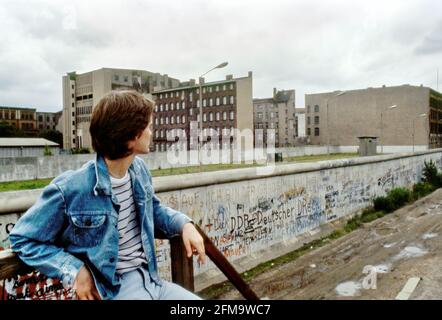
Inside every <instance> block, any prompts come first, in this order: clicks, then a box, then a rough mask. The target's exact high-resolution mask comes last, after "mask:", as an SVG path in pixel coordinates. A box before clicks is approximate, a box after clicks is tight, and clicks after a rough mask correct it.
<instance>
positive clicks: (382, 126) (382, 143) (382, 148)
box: [381, 105, 397, 154]
mask: <svg viewBox="0 0 442 320" xmlns="http://www.w3.org/2000/svg"><path fill="white" fill-rule="evenodd" d="M395 108H397V105H393V106H390V107H388V108H387V109H386V110H384V111H381V154H383V153H384V137H383V136H382V134H383V129H384V124H383V122H382V117H383V114H384V112H386V111H389V110H391V109H395Z"/></svg>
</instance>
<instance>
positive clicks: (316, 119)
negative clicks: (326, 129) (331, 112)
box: [315, 116, 319, 124]
mask: <svg viewBox="0 0 442 320" xmlns="http://www.w3.org/2000/svg"><path fill="white" fill-rule="evenodd" d="M315 124H319V117H318V116H315Z"/></svg>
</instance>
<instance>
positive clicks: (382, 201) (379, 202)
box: [373, 197, 394, 212]
mask: <svg viewBox="0 0 442 320" xmlns="http://www.w3.org/2000/svg"><path fill="white" fill-rule="evenodd" d="M373 207H374V210H375V211H384V212H392V211H393V208H394V205H393V203H392V202H391V199H390V198H389V197H376V198H374V200H373Z"/></svg>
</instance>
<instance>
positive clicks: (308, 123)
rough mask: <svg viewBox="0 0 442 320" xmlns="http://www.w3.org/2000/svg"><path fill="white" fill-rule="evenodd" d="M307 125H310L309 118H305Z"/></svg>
mask: <svg viewBox="0 0 442 320" xmlns="http://www.w3.org/2000/svg"><path fill="white" fill-rule="evenodd" d="M307 125H310V117H307Z"/></svg>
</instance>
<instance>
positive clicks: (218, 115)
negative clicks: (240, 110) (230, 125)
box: [215, 112, 220, 121]
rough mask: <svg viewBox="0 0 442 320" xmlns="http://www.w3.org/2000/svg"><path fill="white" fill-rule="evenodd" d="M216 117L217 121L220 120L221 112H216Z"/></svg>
mask: <svg viewBox="0 0 442 320" xmlns="http://www.w3.org/2000/svg"><path fill="white" fill-rule="evenodd" d="M215 119H216V121H219V120H220V114H219V112H217V113H216V117H215Z"/></svg>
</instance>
